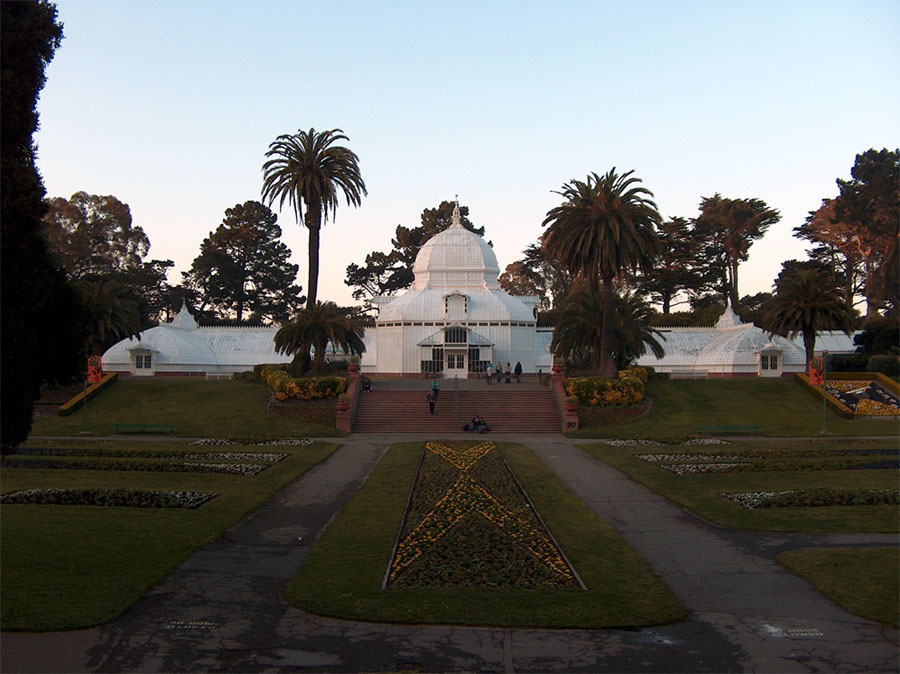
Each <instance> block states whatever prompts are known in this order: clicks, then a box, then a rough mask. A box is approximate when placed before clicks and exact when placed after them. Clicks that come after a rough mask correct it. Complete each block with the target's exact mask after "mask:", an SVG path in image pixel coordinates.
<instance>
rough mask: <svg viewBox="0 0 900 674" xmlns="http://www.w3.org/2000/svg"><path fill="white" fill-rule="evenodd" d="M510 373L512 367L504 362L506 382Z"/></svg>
mask: <svg viewBox="0 0 900 674" xmlns="http://www.w3.org/2000/svg"><path fill="white" fill-rule="evenodd" d="M511 375H512V368H511V367H510V366H509V363H507V364H506V383H507V384H508V383H509V378H510V376H511Z"/></svg>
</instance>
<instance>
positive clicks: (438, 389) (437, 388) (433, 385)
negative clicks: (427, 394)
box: [430, 379, 441, 402]
mask: <svg viewBox="0 0 900 674" xmlns="http://www.w3.org/2000/svg"><path fill="white" fill-rule="evenodd" d="M430 390H431V391H433V392H434V401H435V402H437V397H438V393H440V392H441V385H440V384H438V380H437V379H433V380H432V381H431V389H430Z"/></svg>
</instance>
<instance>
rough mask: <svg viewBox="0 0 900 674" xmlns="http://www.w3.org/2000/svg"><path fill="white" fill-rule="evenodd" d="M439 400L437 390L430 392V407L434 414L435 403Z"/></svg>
mask: <svg viewBox="0 0 900 674" xmlns="http://www.w3.org/2000/svg"><path fill="white" fill-rule="evenodd" d="M436 402H437V391H429V392H428V409H429V410H430V411H431V413H432V414H434V404H435V403H436Z"/></svg>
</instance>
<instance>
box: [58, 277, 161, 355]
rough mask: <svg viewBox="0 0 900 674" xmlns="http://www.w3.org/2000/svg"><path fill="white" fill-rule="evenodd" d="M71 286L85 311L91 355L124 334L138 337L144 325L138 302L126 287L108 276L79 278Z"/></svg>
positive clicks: (121, 337) (98, 352)
mask: <svg viewBox="0 0 900 674" xmlns="http://www.w3.org/2000/svg"><path fill="white" fill-rule="evenodd" d="M75 286H76V288H77V289H78V291H79V293H80V294H81V299H82V303H83V306H84V310H85V322H86V323H87V326H88V330H89V331H90V335H91V337H90V342H91V354H92V355H100V354H102V353H103V350H104V348H106V347H107V346H109V345H110V344H113V343H115V342H117V341H119V340H120V339H124V338H125V337H131V336H132V335H135V334H137V335H138V339H140V335H139V334H138V333H140V331H141V330H142V329H143V328H144V325H143V322H142V319H141V311H140V304H139V303H138V301H137V299H135V297H134V295H133V294H132V293H131V291H130V290H129V288H128V287H127V286H125V285H123V284H122V283H119V282H118V281H112V280H108V279H99V280H88V279H82V280H80V281H77V282H76V284H75Z"/></svg>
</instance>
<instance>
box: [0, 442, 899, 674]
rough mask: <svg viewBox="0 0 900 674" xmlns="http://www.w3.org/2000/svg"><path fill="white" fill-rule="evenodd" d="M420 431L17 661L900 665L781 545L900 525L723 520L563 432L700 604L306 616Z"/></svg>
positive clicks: (590, 473)
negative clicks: (674, 499)
mask: <svg viewBox="0 0 900 674" xmlns="http://www.w3.org/2000/svg"><path fill="white" fill-rule="evenodd" d="M407 439H423V438H422V437H421V436H420V437H418V438H413V437H406V436H403V437H401V436H385V437H376V436H364V435H357V436H354V437H352V438H351V439H349V440H347V441H345V442H344V446H343V447H342V448H340V449H339V450H338V451H337V452H335V453H334V454H333V455H332V456H331V457H330V458H329V459H328V460H326V461H325V462H323V463H322V464H320V465H319V466H317V467H315V468H314V469H313V470H311V471H310V472H308V473H307V474H306V475H304V476H303V477H302V478H300V479H299V480H297V481H296V482H294V483H293V484H291V485H290V486H288V487H287V488H285V489H284V490H283V491H281V492H280V493H279V494H278V495H277V496H276V497H275V498H274V499H273V500H272V501H271V502H270V503H269V504H268V505H266V506H265V507H263V508H261V509H260V510H258V511H257V512H255V513H254V514H253V515H251V516H250V517H248V518H247V519H245V520H244V521H243V522H241V523H240V524H238V525H236V526H235V527H233V528H232V529H231V530H229V531H227V532H226V533H225V534H224V535H223V537H222V538H221V539H220V540H219V541H217V542H216V543H214V544H213V545H210V546H208V547H206V548H204V549H203V550H201V551H200V552H198V553H197V554H196V555H194V556H193V557H192V558H191V559H190V560H188V562H186V563H185V564H184V565H183V566H182V567H181V568H180V569H178V570H177V571H176V572H175V573H174V574H172V575H171V576H170V577H169V578H168V579H167V580H166V581H164V582H163V583H162V584H161V585H160V586H158V587H157V588H155V589H154V590H153V591H152V592H151V593H150V594H148V595H147V596H146V597H145V598H144V599H142V600H141V601H140V602H139V603H138V604H137V605H135V606H134V607H133V608H132V609H131V610H129V611H128V612H127V613H126V614H125V615H124V616H122V618H120V619H119V620H117V621H116V622H114V623H112V624H110V625H107V626H104V627H100V628H96V629H91V630H81V631H76V632H64V633H50V634H17V633H5V634H3V635H2V641H0V646H2V651H0V669H2V671H3V672H30V671H34V672H62V671H72V672H76V671H99V672H150V671H165V672H195V671H209V672H215V671H228V672H244V671H247V672H250V671H253V672H256V671H267V672H282V671H283V672H288V671H290V672H294V671H321V672H358V671H404V670H415V671H428V672H434V671H467V672H468V671H474V672H481V671H485V672H497V671H503V672H600V671H606V672H688V671H690V672H725V671H748V672H808V671H828V672H831V671H842V672H851V671H866V672H875V671H884V672H895V671H897V668H898V633H897V631H896V630H893V629H890V628H885V627H883V626H881V625H879V624H877V623H872V622H869V621H865V620H862V619H860V618H856V617H854V616H851V615H849V614H847V613H845V612H844V611H842V610H840V609H839V608H837V607H836V606H834V605H833V604H831V603H830V602H828V601H827V600H825V599H824V598H822V597H821V596H820V595H819V594H818V593H817V592H815V591H814V590H813V589H812V588H811V587H810V586H809V585H808V584H807V583H806V582H805V581H803V580H801V579H799V578H797V577H795V576H793V575H792V574H790V573H788V572H786V571H784V570H783V569H782V568H781V567H780V566H779V565H778V564H777V563H776V562H775V561H774V557H775V555H776V554H777V553H778V552H781V551H782V550H783V549H791V548H796V547H808V546H819V545H862V544H870V543H877V544H896V543H897V537H896V536H893V535H887V536H880V535H813V534H806V535H790V534H758V533H744V532H734V531H731V530H725V529H719V528H716V527H713V526H712V525H709V524H707V523H705V522H702V521H700V520H698V519H697V518H695V517H694V516H692V515H690V514H688V513H686V512H684V511H682V510H681V509H680V508H678V507H677V506H674V505H672V504H671V503H669V502H668V501H666V500H665V499H663V498H662V497H660V496H658V495H657V494H655V493H653V492H651V491H650V490H648V489H646V488H644V487H643V486H641V485H638V484H636V483H635V482H633V481H631V480H630V479H628V478H627V477H625V476H624V475H623V474H621V473H619V472H618V471H616V470H614V469H612V468H610V467H608V466H606V465H605V464H603V463H602V462H600V461H597V460H595V459H593V458H592V457H591V456H589V455H588V454H586V453H585V452H583V451H582V450H580V449H578V447H577V446H576V442H575V441H573V440H569V439H566V438H564V437H561V436H550V437H540V436H530V437H517V436H507V437H501V436H494V437H493V439H495V440H500V439H509V440H512V441H518V442H523V443H524V444H527V445H529V446H530V447H531V448H532V449H533V450H534V451H535V453H536V454H537V455H538V456H539V457H540V458H541V459H542V460H543V461H544V462H545V463H546V464H547V465H548V466H549V467H550V468H551V469H552V470H554V471H555V472H556V473H557V474H558V475H560V477H561V478H562V479H563V480H564V481H565V482H567V483H568V484H569V485H570V487H571V488H572V489H573V490H574V491H575V493H576V494H577V495H578V496H579V497H580V498H581V499H582V500H584V501H585V503H587V504H588V506H589V507H591V509H592V510H593V511H594V512H595V513H597V514H598V515H599V516H600V517H602V518H603V519H604V520H605V521H607V522H608V523H610V524H611V525H612V526H613V527H615V528H616V529H617V530H619V531H620V532H621V533H622V534H623V535H624V536H625V538H626V540H627V541H628V542H629V543H630V544H631V545H632V546H634V547H635V548H636V549H637V550H638V552H639V553H640V554H642V555H643V556H644V557H645V558H646V559H647V560H648V561H649V562H650V563H651V565H652V566H653V567H654V568H655V569H656V571H657V572H658V573H659V574H660V575H661V576H662V577H663V578H664V579H665V580H666V582H668V583H669V585H670V586H671V587H672V589H673V590H674V591H675V593H676V594H677V595H678V596H679V597H680V598H681V600H682V601H684V602H685V603H686V604H687V605H688V607H689V608H690V609H691V611H692V615H691V617H690V618H689V619H687V620H685V621H682V622H681V623H678V624H675V625H670V626H665V627H654V628H647V629H641V630H597V631H569V630H520V629H490V628H467V627H448V626H420V627H417V626H394V625H378V624H362V623H353V622H347V621H339V620H332V619H327V618H319V617H315V616H310V615H307V614H305V613H303V612H301V611H298V610H296V609H293V608H291V607H289V606H287V605H286V604H285V603H284V602H283V601H282V600H281V592H282V590H283V588H284V585H285V584H286V582H287V580H288V579H289V578H290V577H291V576H292V575H293V574H294V572H295V571H296V569H297V567H298V566H299V565H300V564H301V563H302V561H303V559H304V558H305V556H306V554H307V553H308V551H309V549H310V547H311V545H312V544H313V543H314V542H315V540H316V539H317V538H318V536H319V535H320V534H321V533H322V531H323V530H324V529H325V527H326V526H327V524H328V522H329V521H330V520H331V518H332V517H333V516H334V515H335V514H336V513H337V512H338V511H339V510H340V509H341V507H342V506H343V505H344V504H345V503H346V502H347V501H348V500H349V499H350V498H351V497H352V495H353V494H354V493H355V492H356V490H357V489H358V488H359V486H360V485H361V484H362V482H363V481H364V480H365V478H366V476H367V475H368V474H369V472H370V471H371V469H372V468H373V467H374V465H375V464H376V463H377V461H378V459H379V458H380V457H381V456H382V454H383V453H384V451H385V450H386V449H387V448H388V447H389V446H390V445H391V444H393V443H395V442H400V441H403V440H407Z"/></svg>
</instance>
